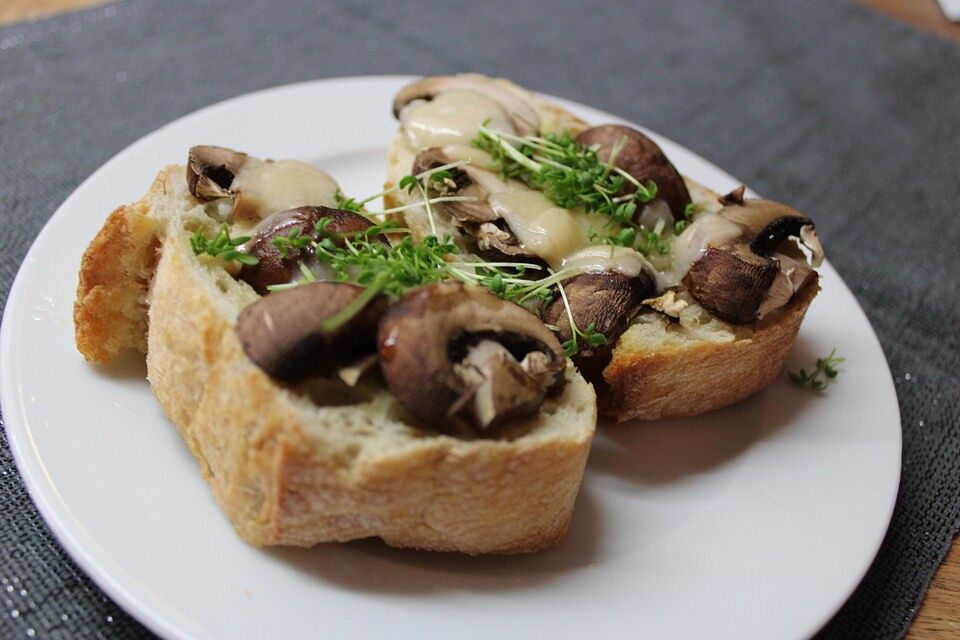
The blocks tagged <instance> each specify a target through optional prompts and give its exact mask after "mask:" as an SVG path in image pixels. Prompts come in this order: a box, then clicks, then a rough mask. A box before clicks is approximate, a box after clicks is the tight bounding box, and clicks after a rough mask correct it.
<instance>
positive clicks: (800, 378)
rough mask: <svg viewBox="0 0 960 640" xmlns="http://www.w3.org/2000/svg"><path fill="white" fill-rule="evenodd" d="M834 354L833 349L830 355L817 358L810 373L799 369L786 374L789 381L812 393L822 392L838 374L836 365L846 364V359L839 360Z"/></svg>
mask: <svg viewBox="0 0 960 640" xmlns="http://www.w3.org/2000/svg"><path fill="white" fill-rule="evenodd" d="M836 354H837V350H836V349H833V350H832V351H830V355H828V356H826V357H823V358H818V359H817V365H816V368H814V369H813V370H812V371H809V372H808V371H807V370H806V369H803V368H801V369H799V370H797V371H790V372H788V375H789V376H790V380H791V381H792V382H793V383H794V384H798V385H800V386H807V387H810V388H811V389H813V390H814V391H823V390H824V389H826V388H827V387H828V386H829V385H830V382H832V381H833V380H835V379H836V377H837V375H838V374H839V373H840V371H839V370H838V369H837V365H840V364H842V363H844V362H846V358H840V357H838V356H837V355H836ZM821 376H823V377H821Z"/></svg>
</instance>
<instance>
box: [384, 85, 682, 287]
mask: <svg viewBox="0 0 960 640" xmlns="http://www.w3.org/2000/svg"><path fill="white" fill-rule="evenodd" d="M400 121H401V124H402V127H403V132H404V134H405V139H404V142H405V143H406V144H407V145H408V146H409V147H410V149H411V150H412V151H413V153H414V154H415V153H417V152H418V151H422V150H424V149H428V148H430V147H441V148H442V149H443V152H444V155H445V156H447V158H449V159H450V160H451V161H454V162H455V161H458V160H470V161H471V167H473V168H474V169H475V170H474V171H471V178H472V179H473V180H474V181H475V182H477V183H478V185H479V186H480V187H482V188H483V189H484V190H485V191H486V192H487V194H488V201H489V204H490V206H491V208H492V209H493V210H494V212H495V213H496V214H497V215H499V216H500V217H501V218H503V220H504V221H505V222H506V223H507V225H508V226H509V227H510V230H511V231H512V232H513V233H514V235H516V236H517V239H518V240H519V241H520V242H521V243H522V244H523V245H524V246H525V247H526V249H527V250H529V251H530V253H531V254H533V255H535V256H537V257H539V258H541V259H542V260H544V261H545V262H546V263H547V264H549V265H550V267H551V268H553V269H556V270H560V269H563V268H566V267H574V268H577V269H581V270H583V271H585V272H600V271H619V272H620V273H623V274H624V275H626V276H628V277H635V276H637V275H639V273H640V271H641V270H644V269H646V270H648V271H650V272H651V273H653V272H654V268H653V266H652V265H651V264H650V262H649V261H647V260H646V259H645V258H644V257H643V256H642V255H641V254H640V253H638V252H637V251H634V250H632V249H627V248H623V247H616V248H611V247H610V246H609V245H604V244H597V243H594V242H591V241H590V237H589V232H590V229H591V227H594V228H596V229H597V230H598V231H599V230H600V227H602V226H603V223H604V222H606V219H605V218H601V217H599V216H592V215H589V214H585V213H584V212H583V211H581V210H570V209H565V208H563V207H560V206H558V205H556V204H555V203H553V202H552V201H550V200H549V199H548V198H547V197H546V196H544V195H543V193H542V192H540V191H537V190H535V189H532V188H530V187H528V186H527V185H525V184H523V183H522V182H519V181H516V180H507V181H504V180H502V179H501V178H500V176H499V175H497V174H495V173H493V172H490V171H485V170H483V168H485V167H489V166H491V164H492V158H491V157H490V155H489V154H487V153H485V152H483V151H481V150H479V149H476V148H474V147H472V146H470V141H471V140H473V139H474V138H475V137H476V136H477V126H478V125H480V124H483V123H484V122H486V126H488V127H489V128H491V129H494V130H497V131H503V132H506V133H514V132H515V129H514V127H513V125H512V123H511V121H510V119H509V117H508V115H507V114H506V112H505V111H504V110H503V108H502V107H501V105H500V104H499V103H498V102H496V101H495V100H493V99H492V98H490V97H489V96H487V95H484V94H483V93H480V92H477V91H472V90H468V89H456V90H450V91H445V92H443V93H440V94H439V95H437V96H435V97H434V98H433V99H432V100H430V101H424V100H417V101H414V102H411V103H410V104H409V105H407V106H406V107H405V108H404V109H403V111H402V112H401V113H400ZM664 206H665V205H664ZM653 211H656V209H653ZM659 213H662V212H659ZM667 213H669V211H667ZM671 220H672V218H671Z"/></svg>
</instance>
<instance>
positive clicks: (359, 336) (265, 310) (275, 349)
mask: <svg viewBox="0 0 960 640" xmlns="http://www.w3.org/2000/svg"><path fill="white" fill-rule="evenodd" d="M362 292H363V288H362V287H358V286H356V285H352V284H347V283H343V282H314V283H312V284H307V285H303V286H300V287H296V288H294V289H288V290H286V291H281V292H277V293H274V294H272V295H269V296H266V297H263V298H260V299H259V300H258V301H256V302H254V303H253V304H251V305H249V306H247V307H245V308H244V309H243V311H241V312H240V315H239V317H238V318H237V334H238V336H239V337H240V344H241V345H242V346H243V350H244V352H245V353H246V354H247V356H248V357H249V358H250V359H251V360H252V361H253V362H254V363H255V364H256V365H257V366H258V367H260V368H261V369H263V370H264V371H265V372H266V373H267V374H268V375H270V376H272V377H274V378H276V379H278V380H283V381H284V382H296V381H299V380H303V379H305V378H308V377H311V376H332V375H336V374H337V373H338V369H339V368H340V367H341V366H343V365H346V364H350V363H353V362H355V361H356V360H357V359H358V358H360V357H361V356H364V355H367V354H371V353H374V352H375V351H376V333H377V322H378V321H379V319H380V317H381V316H382V315H383V312H384V311H385V309H386V307H387V301H386V299H384V298H382V297H378V298H374V300H372V301H371V302H370V303H368V304H367V305H366V306H365V307H363V308H362V309H361V310H360V312H359V313H357V314H356V315H355V316H353V317H352V318H351V319H350V320H349V321H348V322H347V323H346V324H344V325H343V326H341V327H340V328H338V329H335V330H333V331H330V332H324V331H322V330H321V326H320V325H321V323H322V322H323V321H324V320H326V319H328V318H332V317H333V316H335V315H336V314H337V313H339V312H340V311H342V310H343V309H344V308H345V307H346V306H347V305H349V304H350V303H351V302H353V301H354V300H356V298H357V296H359V295H360V294H361V293H362Z"/></svg>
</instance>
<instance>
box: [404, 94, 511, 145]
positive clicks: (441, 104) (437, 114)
mask: <svg viewBox="0 0 960 640" xmlns="http://www.w3.org/2000/svg"><path fill="white" fill-rule="evenodd" d="M400 122H401V123H402V124H403V129H404V131H405V132H406V134H407V139H408V141H409V142H410V146H411V147H413V148H414V149H416V150H418V151H422V150H423V149H429V148H430V147H442V146H444V145H448V144H461V145H469V144H470V141H471V140H473V139H474V138H476V137H477V126H478V125H481V124H483V123H484V122H486V123H487V126H488V127H489V128H491V129H495V130H497V131H503V132H504V133H515V130H514V128H513V125H512V124H511V122H510V119H509V118H508V117H507V114H506V113H504V111H503V109H502V108H501V107H500V105H499V104H498V103H497V102H496V101H494V100H493V99H492V98H489V97H487V96H486V95H484V94H482V93H479V92H477V91H470V90H468V89H457V90H453V91H445V92H443V93H441V94H440V95H438V96H436V97H435V98H434V99H433V100H415V101H413V102H411V103H410V104H408V105H407V106H406V107H404V109H403V111H401V112H400Z"/></svg>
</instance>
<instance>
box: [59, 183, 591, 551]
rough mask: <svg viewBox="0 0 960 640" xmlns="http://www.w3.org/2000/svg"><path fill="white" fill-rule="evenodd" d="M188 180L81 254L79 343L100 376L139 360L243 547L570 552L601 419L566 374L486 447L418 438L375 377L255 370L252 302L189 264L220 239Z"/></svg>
mask: <svg viewBox="0 0 960 640" xmlns="http://www.w3.org/2000/svg"><path fill="white" fill-rule="evenodd" d="M184 174H185V169H184V167H179V166H175V167H169V168H167V169H165V170H163V171H162V172H161V173H160V174H159V176H158V177H157V179H156V181H155V182H154V184H153V186H152V187H151V188H150V190H149V192H148V193H147V195H146V196H145V197H144V198H143V199H142V200H141V201H139V202H137V203H134V204H132V205H129V206H126V207H121V208H120V209H118V210H117V211H115V212H114V213H113V214H112V215H111V216H110V217H109V218H108V220H107V222H106V224H105V225H104V227H103V229H102V230H101V231H100V233H99V234H98V235H97V237H96V238H95V239H94V240H93V242H91V244H90V246H89V248H88V249H87V251H86V253H85V255H84V258H83V262H82V265H81V270H80V284H79V287H78V290H77V301H76V305H75V313H74V318H75V325H76V339H77V346H78V348H79V349H80V351H81V352H82V353H83V355H84V356H85V357H86V358H87V359H88V360H91V361H93V362H106V361H108V360H110V359H111V358H113V357H114V356H116V355H117V354H118V353H119V352H121V351H123V350H125V349H139V350H141V351H144V350H145V351H146V353H147V372H148V373H147V376H148V379H149V381H150V385H151V387H152V389H153V391H154V393H155V395H156V397H157V399H158V400H159V401H160V404H161V406H162V407H163V410H164V411H165V413H166V414H167V416H168V417H169V418H170V421H171V422H172V423H173V424H174V426H175V427H176V428H177V430H178V431H179V432H180V434H181V435H182V436H183V438H184V440H185V441H186V443H187V445H188V446H189V448H190V450H191V451H192V452H193V454H194V455H195V456H196V458H197V460H198V461H199V462H200V465H201V467H202V470H203V475H204V477H205V478H206V479H207V481H208V482H209V483H210V485H211V487H212V488H213V492H214V495H215V496H216V499H217V501H218V503H219V504H220V506H221V508H222V509H223V511H224V512H225V513H226V515H227V516H228V517H229V518H230V520H231V521H232V522H233V524H234V526H235V527H236V529H237V531H238V533H239V534H240V535H241V536H242V537H243V538H244V539H245V540H247V541H249V542H251V543H253V544H256V545H276V544H283V545H298V546H307V545H313V544H316V543H319V542H328V541H345V540H353V539H357V538H365V537H373V536H379V537H380V538H382V539H383V540H384V541H385V542H386V543H387V544H389V545H392V546H398V547H415V548H421V549H430V550H438V551H459V552H464V553H469V554H479V553H520V552H532V551H537V550H539V549H543V548H545V547H548V546H550V545H553V544H556V543H558V542H559V541H560V540H561V539H562V538H563V536H564V533H565V531H566V529H567V525H568V523H569V521H570V517H571V513H572V510H573V505H574V500H575V497H576V495H577V491H578V488H579V486H580V481H581V478H582V475H583V469H584V465H585V463H586V459H587V453H588V450H589V447H590V442H591V439H592V436H593V431H594V425H595V421H596V402H595V396H594V392H593V390H592V388H591V386H590V385H589V384H588V383H587V382H585V381H584V380H583V378H582V377H581V376H580V375H579V374H578V373H577V372H576V371H575V370H574V369H573V368H572V366H569V364H568V370H567V373H566V384H565V386H564V388H563V390H562V392H560V393H559V394H558V395H556V396H555V397H552V398H548V399H547V401H546V402H545V403H544V405H543V407H542V408H541V410H540V412H539V413H538V414H537V415H535V416H533V417H530V418H526V419H522V420H517V421H515V422H514V423H512V424H510V425H509V426H508V427H506V428H505V429H504V430H503V432H502V433H501V436H500V437H498V438H496V439H479V438H477V439H468V438H461V437H454V436H450V435H443V434H440V433H438V432H437V431H435V430H429V429H426V428H424V427H422V426H420V425H418V424H416V422H415V421H414V420H413V419H412V418H411V417H410V416H409V415H408V414H406V412H405V411H404V410H403V409H402V408H401V407H400V405H399V404H398V403H397V402H396V401H395V399H394V398H393V397H392V396H391V395H390V393H388V392H387V390H386V388H385V387H384V386H383V384H382V383H380V382H379V381H377V380H371V381H369V382H366V383H361V384H360V385H359V386H358V387H355V388H350V387H347V386H346V385H344V384H342V383H340V382H339V381H334V380H328V379H323V380H314V381H311V382H309V383H304V384H301V385H297V386H291V385H283V384H279V383H277V382H276V381H275V380H273V379H272V378H270V377H268V376H267V375H266V374H265V373H264V372H263V371H261V370H260V369H259V368H257V367H256V366H255V365H254V364H253V363H252V362H251V361H250V360H249V359H248V358H247V356H246V355H245V354H244V352H243V350H242V348H241V345H240V342H239V340H238V338H237V334H236V331H235V330H234V325H235V321H236V318H237V315H238V314H239V312H240V310H241V309H242V308H243V307H245V306H246V305H248V304H250V303H251V302H253V301H255V300H256V299H257V297H258V296H257V294H256V293H255V292H254V291H253V289H252V288H250V287H249V286H248V285H247V284H246V283H244V282H242V281H238V280H236V279H234V278H233V277H231V275H230V274H229V273H228V272H227V270H226V269H225V268H224V265H223V264H222V263H221V262H220V261H219V260H218V259H216V258H209V257H197V256H196V255H194V252H193V251H192V249H191V245H190V234H191V233H192V232H193V231H194V230H195V229H196V228H199V227H207V228H210V229H212V228H214V226H213V223H212V221H211V220H210V219H209V218H208V217H207V215H206V213H205V212H204V207H203V206H202V205H201V204H200V203H199V202H198V201H197V200H196V199H194V198H193V196H192V195H190V193H189V191H188V188H187V184H186V179H185V177H184ZM311 204H324V203H311ZM326 204H332V203H326Z"/></svg>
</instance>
